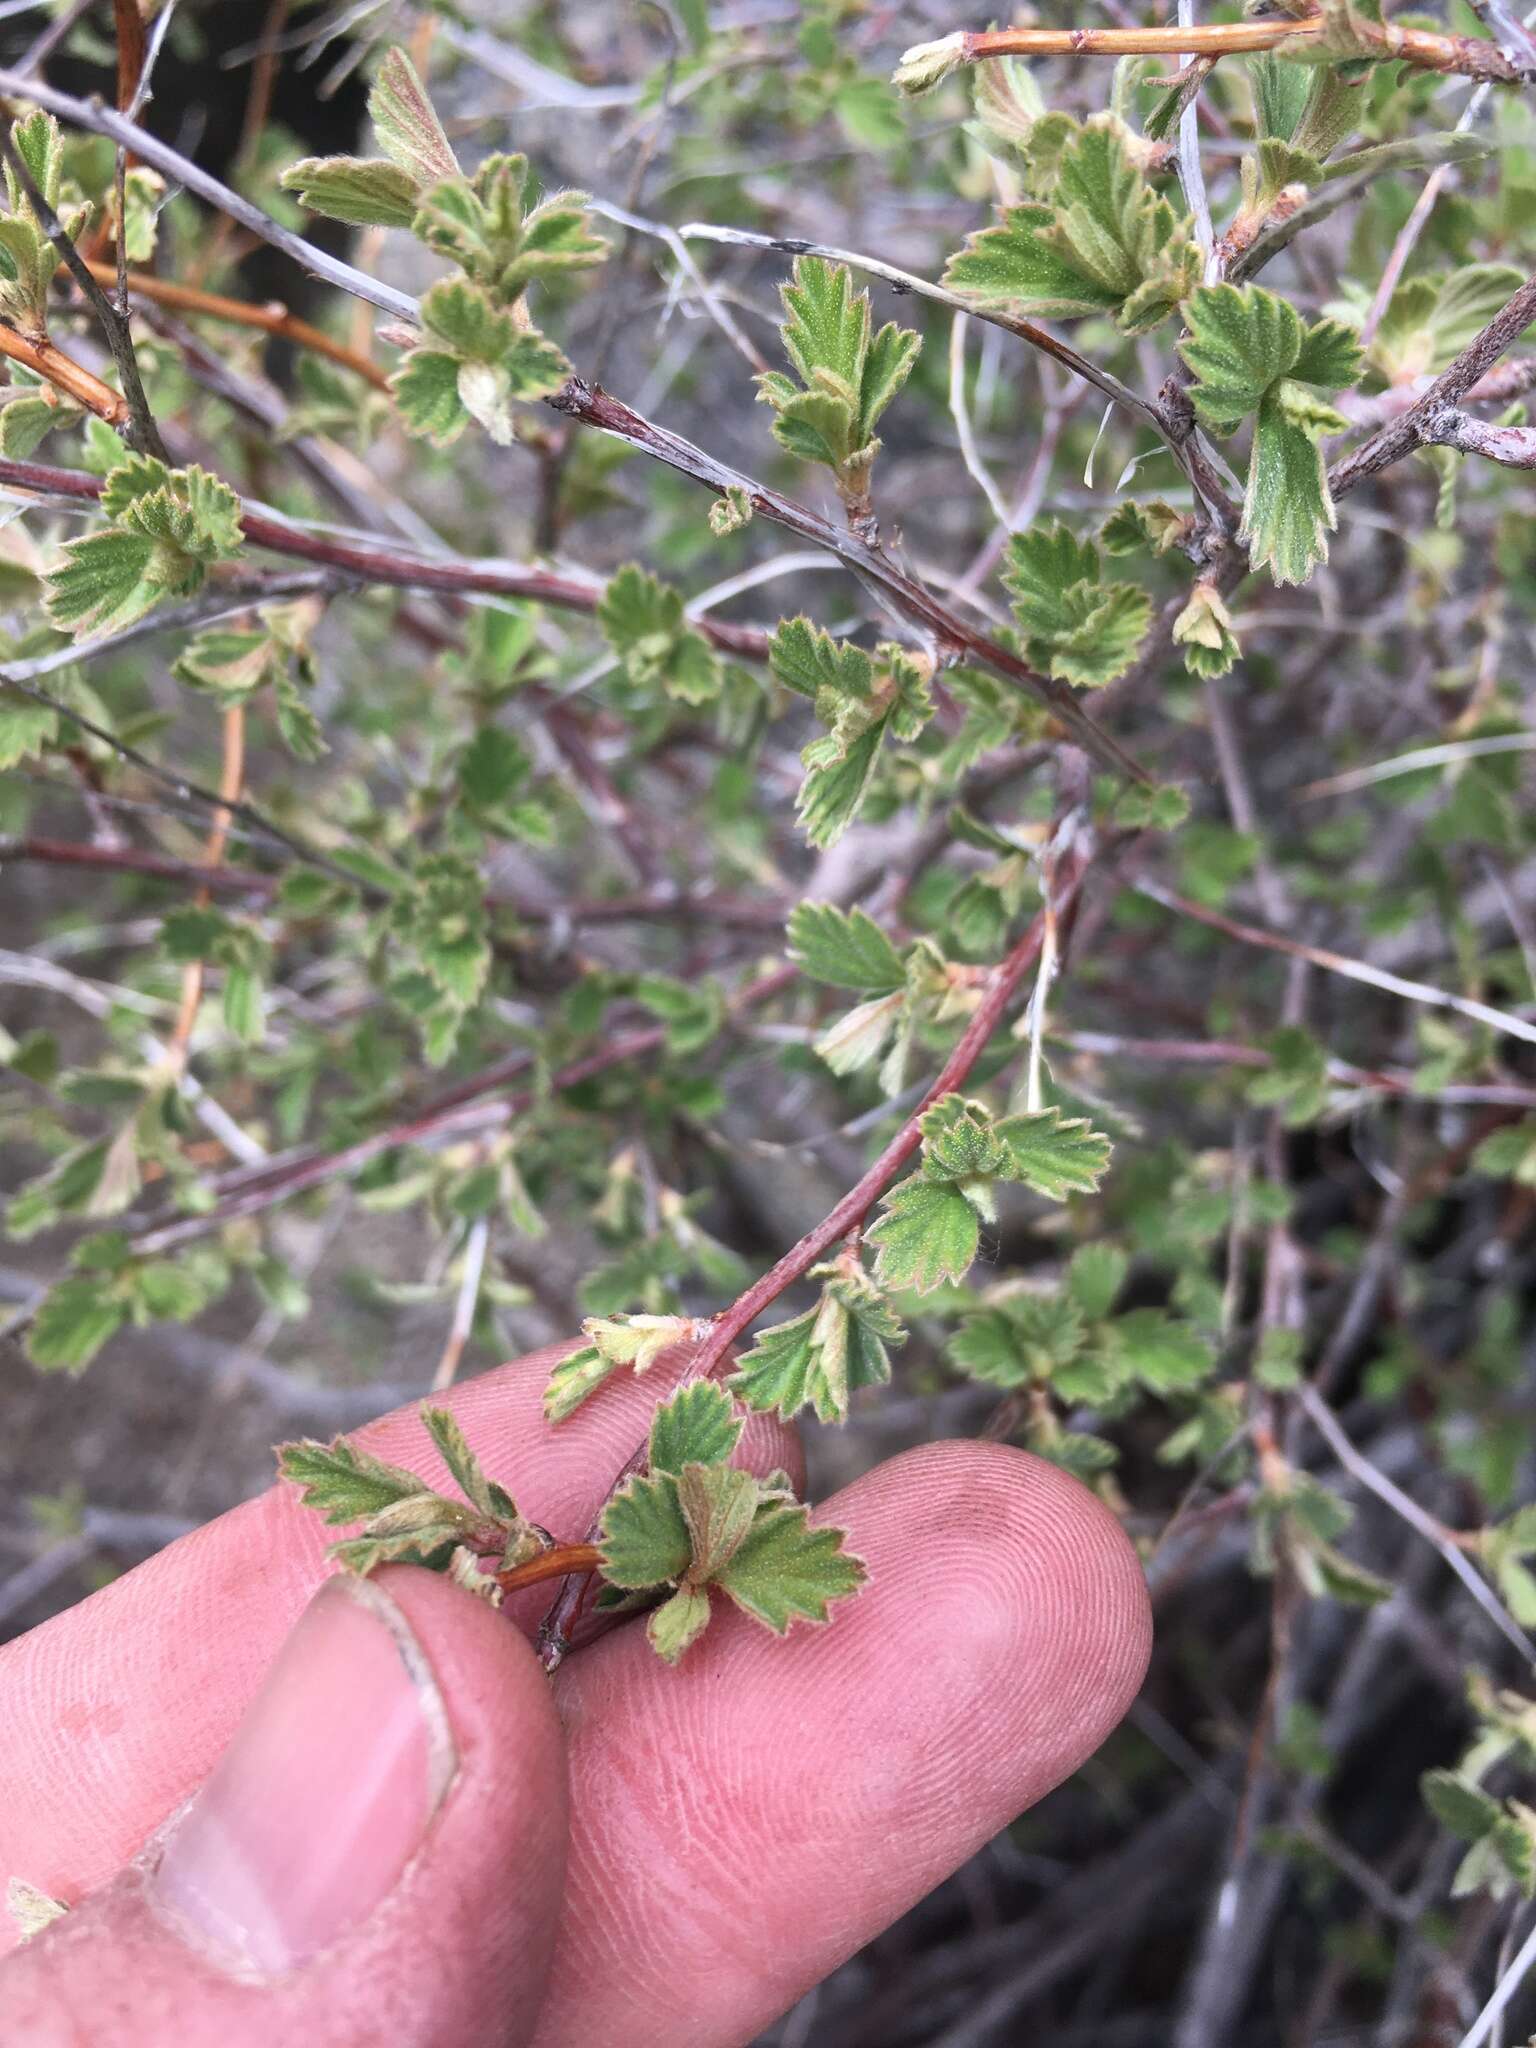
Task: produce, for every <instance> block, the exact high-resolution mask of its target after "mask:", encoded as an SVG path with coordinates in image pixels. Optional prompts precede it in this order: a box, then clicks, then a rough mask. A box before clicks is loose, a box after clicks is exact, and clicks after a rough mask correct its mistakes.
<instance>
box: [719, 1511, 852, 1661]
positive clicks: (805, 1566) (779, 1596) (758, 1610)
mask: <svg viewBox="0 0 1536 2048" xmlns="http://www.w3.org/2000/svg"><path fill="white" fill-rule="evenodd" d="M844 1541H845V1532H844V1531H843V1530H841V1529H813V1528H812V1527H811V1526H810V1514H809V1511H808V1510H807V1509H806V1508H803V1507H799V1506H791V1505H790V1504H789V1503H788V1502H787V1501H783V1500H768V1501H765V1502H764V1503H762V1505H761V1506H760V1507H759V1509H758V1514H757V1519H756V1521H755V1522H754V1523H753V1525H752V1528H751V1529H750V1531H749V1532H748V1534H747V1536H746V1537H745V1539H744V1540H743V1542H742V1543H741V1544H740V1546H739V1547H738V1548H737V1550H736V1551H735V1553H734V1555H733V1556H732V1557H731V1559H730V1562H729V1563H728V1564H727V1565H726V1566H725V1568H724V1570H723V1571H722V1572H721V1573H720V1576H719V1579H718V1581H717V1583H718V1584H719V1586H720V1588H721V1590H722V1591H723V1592H724V1593H726V1594H727V1595H728V1596H729V1597H730V1598H731V1599H732V1600H734V1601H735V1603H736V1605H737V1606H738V1607H740V1608H741V1609H742V1610H743V1611H744V1612H745V1613H747V1614H750V1615H751V1616H752V1618H753V1619H754V1620H755V1621H760V1622H762V1623H763V1625H764V1626H765V1627H767V1628H771V1629H772V1630H773V1631H774V1633H775V1634H776V1635H781V1636H782V1635H787V1634H788V1632H789V1625H790V1623H791V1622H792V1621H794V1620H797V1619H798V1620H805V1621H816V1622H822V1621H825V1620H826V1619H827V1609H828V1607H829V1606H830V1605H831V1603H832V1602H833V1601H834V1600H841V1599H843V1598H845V1597H846V1596H847V1595H848V1594H849V1593H854V1592H857V1591H858V1589H859V1587H860V1586H862V1585H863V1583H864V1581H865V1579H866V1578H867V1577H868V1572H867V1571H866V1569H865V1566H864V1563H863V1560H862V1559H860V1558H857V1557H854V1556H853V1555H852V1554H851V1553H850V1552H848V1551H846V1550H845V1549H844V1548H843V1543H844Z"/></svg>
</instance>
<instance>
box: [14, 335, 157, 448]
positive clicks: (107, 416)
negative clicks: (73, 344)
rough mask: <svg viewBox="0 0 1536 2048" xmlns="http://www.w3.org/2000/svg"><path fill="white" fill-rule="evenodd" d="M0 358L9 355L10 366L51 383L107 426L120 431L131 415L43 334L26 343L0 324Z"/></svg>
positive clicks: (111, 392)
mask: <svg viewBox="0 0 1536 2048" xmlns="http://www.w3.org/2000/svg"><path fill="white" fill-rule="evenodd" d="M0 356H9V357H10V359H11V361H12V362H13V363H21V364H23V365H24V366H25V367H26V368H27V369H29V370H31V371H32V372H33V374H34V375H35V376H38V377H41V378H43V379H44V380H45V381H46V382H47V383H49V384H51V385H52V386H53V388H54V389H55V391H62V392H63V393H64V395H65V397H66V398H72V399H74V401H75V403H76V404H77V405H83V406H84V407H85V409H86V411H87V412H93V413H95V415H96V417H97V418H98V419H99V420H105V421H106V423H107V425H108V426H109V427H116V428H117V429H118V430H119V432H121V431H122V430H123V429H124V428H125V427H126V426H127V425H128V424H129V422H130V420H131V418H132V414H131V413H130V412H129V410H128V405H127V401H126V400H125V399H123V398H122V397H121V396H120V394H119V393H118V392H116V391H114V390H113V389H112V387H111V385H110V384H103V383H102V381H101V379H100V378H99V377H96V376H93V375H92V373H91V372H90V371H89V370H87V369H86V368H85V367H84V365H83V364H81V363H77V362H75V361H74V359H73V358H72V357H70V356H67V355H65V353H64V351H63V350H62V349H60V348H55V347H54V345H53V343H52V342H51V341H49V340H48V338H47V336H46V335H43V336H40V337H39V338H38V339H37V340H35V341H34V340H29V339H28V337H27V336H26V335H24V334H19V333H18V332H17V331H16V329H15V328H14V327H7V326H6V325H5V324H4V323H3V322H0Z"/></svg>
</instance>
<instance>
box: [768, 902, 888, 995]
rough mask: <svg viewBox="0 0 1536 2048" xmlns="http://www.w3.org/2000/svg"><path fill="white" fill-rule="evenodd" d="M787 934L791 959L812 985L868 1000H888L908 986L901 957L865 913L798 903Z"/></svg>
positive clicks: (822, 904)
mask: <svg viewBox="0 0 1536 2048" xmlns="http://www.w3.org/2000/svg"><path fill="white" fill-rule="evenodd" d="M788 931H789V955H790V958H791V959H792V960H794V961H795V962H796V963H797V965H798V966H799V967H800V969H801V971H802V972H803V973H805V974H808V975H809V976H810V977H811V979H812V980H813V981H822V982H826V983H827V984H828V986H829V987H831V988H851V989H857V990H859V991H860V993H862V994H865V995H889V994H891V993H893V992H894V991H895V990H897V989H901V988H905V987H906V979H907V977H906V969H905V967H904V966H903V965H902V960H901V955H900V954H899V953H898V952H897V951H896V948H895V947H894V946H893V945H892V944H891V942H890V940H889V939H888V938H887V937H886V936H885V933H884V932H883V931H881V929H880V927H879V925H877V924H876V923H875V921H874V919H873V918H872V917H870V916H869V914H868V913H867V912H866V911H863V910H859V909H854V910H839V909H838V907H837V905H836V904H835V903H797V904H796V905H795V908H794V909H793V910H792V911H791V912H790V915H789V926H788Z"/></svg>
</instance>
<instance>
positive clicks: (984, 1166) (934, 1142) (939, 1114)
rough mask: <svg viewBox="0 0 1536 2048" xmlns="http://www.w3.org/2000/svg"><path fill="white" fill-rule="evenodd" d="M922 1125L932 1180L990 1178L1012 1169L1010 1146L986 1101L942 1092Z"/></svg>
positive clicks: (925, 1161)
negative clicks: (974, 1100) (999, 1133)
mask: <svg viewBox="0 0 1536 2048" xmlns="http://www.w3.org/2000/svg"><path fill="white" fill-rule="evenodd" d="M918 1129H919V1130H920V1131H921V1132H922V1134H923V1154H922V1170H923V1173H924V1174H925V1175H926V1176H927V1178H928V1179H929V1180H938V1181H946V1180H956V1181H963V1180H969V1179H971V1178H972V1177H974V1176H980V1177H981V1178H983V1179H987V1178H990V1177H991V1176H993V1175H994V1174H1000V1173H1006V1172H1007V1171H1008V1168H1009V1160H1010V1155H1009V1150H1008V1146H1007V1144H1006V1143H1005V1142H1004V1140H1003V1139H1002V1138H1001V1137H1000V1136H999V1135H998V1133H997V1129H996V1126H995V1121H994V1118H993V1116H992V1112H991V1111H990V1110H989V1109H988V1108H987V1106H986V1104H985V1103H984V1102H972V1101H970V1100H968V1099H967V1098H966V1097H965V1096H963V1095H957V1094H950V1095H941V1096H940V1097H939V1099H938V1101H937V1102H936V1103H934V1105H933V1106H932V1108H931V1109H928V1110H925V1111H924V1113H923V1116H922V1120H921V1121H920V1123H919V1124H918Z"/></svg>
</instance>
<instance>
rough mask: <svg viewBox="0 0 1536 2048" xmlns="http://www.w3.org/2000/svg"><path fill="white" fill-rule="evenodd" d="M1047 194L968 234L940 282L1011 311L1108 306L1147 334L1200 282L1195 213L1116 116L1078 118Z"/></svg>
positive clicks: (1132, 330)
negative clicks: (1149, 165)
mask: <svg viewBox="0 0 1536 2048" xmlns="http://www.w3.org/2000/svg"><path fill="white" fill-rule="evenodd" d="M1048 197H1049V202H1050V203H1049V204H1047V205H1025V206H1018V207H1011V208H1009V209H1008V211H1007V212H1006V213H1005V214H1004V216H1003V219H1002V221H1001V222H1000V223H999V224H998V225H997V226H995V227H991V228H986V229H984V230H983V231H982V232H981V233H980V234H977V235H973V236H972V237H971V238H970V240H969V241H968V242H967V244H966V246H965V248H964V249H962V250H961V251H960V253H959V254H958V255H956V256H953V257H951V259H950V262H949V265H948V267H947V269H946V270H945V273H944V282H945V284H946V285H947V286H948V287H949V288H950V289H951V290H952V291H957V292H959V293H961V294H962V296H964V297H968V298H971V299H974V300H975V301H976V302H977V303H978V304H982V305H987V306H996V307H1001V308H1004V309H1006V310H1007V311H1009V312H1012V313H1015V314H1024V315H1028V316H1034V317H1040V318H1046V317H1051V316H1055V317H1058V318H1071V317H1074V316H1079V315H1084V314H1089V313H1111V314H1113V315H1114V318H1115V322H1116V324H1117V326H1119V327H1120V328H1121V330H1122V331H1123V332H1124V333H1126V334H1144V333H1147V332H1148V331H1149V330H1150V329H1152V328H1154V327H1156V326H1158V325H1159V323H1160V322H1161V321H1163V320H1165V319H1166V318H1167V317H1168V315H1169V314H1170V313H1171V312H1173V310H1174V309H1175V307H1177V306H1178V304H1179V303H1180V301H1181V300H1183V299H1184V298H1185V297H1186V296H1187V295H1188V294H1189V292H1190V291H1192V290H1193V289H1194V287H1195V286H1196V285H1197V284H1198V283H1199V280H1200V267H1201V258H1200V252H1199V247H1198V245H1197V243H1196V241H1195V239H1194V234H1193V223H1192V221H1191V220H1190V219H1189V217H1188V216H1181V215H1180V214H1177V213H1176V212H1175V211H1174V208H1173V206H1172V205H1171V204H1170V202H1169V201H1168V200H1167V199H1166V198H1164V197H1162V196H1160V195H1159V194H1158V193H1156V192H1155V191H1154V190H1153V189H1152V187H1151V185H1150V184H1149V183H1148V182H1147V179H1146V178H1145V176H1144V175H1143V173H1142V172H1141V171H1140V170H1139V169H1138V167H1137V166H1136V165H1135V164H1134V163H1133V162H1132V161H1131V158H1130V155H1129V153H1128V151H1127V148H1126V144H1125V140H1124V138H1123V136H1122V134H1121V132H1120V130H1119V129H1118V128H1117V127H1116V126H1115V125H1113V124H1111V123H1101V124H1099V125H1096V126H1090V127H1087V128H1084V129H1082V130H1081V131H1080V132H1079V133H1078V134H1077V136H1076V137H1075V139H1074V140H1072V141H1071V142H1069V143H1068V144H1067V145H1066V146H1065V147H1064V148H1063V149H1062V150H1061V153H1060V156H1059V158H1058V159H1057V160H1056V164H1055V176H1054V180H1053V182H1052V184H1051V188H1050V191H1049V194H1048Z"/></svg>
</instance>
